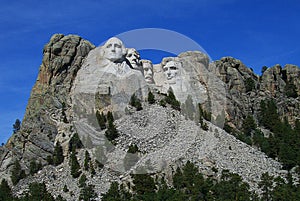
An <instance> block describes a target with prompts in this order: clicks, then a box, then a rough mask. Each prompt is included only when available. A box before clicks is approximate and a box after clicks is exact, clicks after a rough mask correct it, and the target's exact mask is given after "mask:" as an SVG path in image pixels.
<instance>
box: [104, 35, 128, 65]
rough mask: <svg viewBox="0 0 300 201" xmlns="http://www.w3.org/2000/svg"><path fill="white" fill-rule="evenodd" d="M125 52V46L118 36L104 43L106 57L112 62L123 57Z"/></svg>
mask: <svg viewBox="0 0 300 201" xmlns="http://www.w3.org/2000/svg"><path fill="white" fill-rule="evenodd" d="M125 53H126V50H125V47H124V45H123V43H122V41H121V40H120V39H118V38H115V37H113V38H110V39H109V40H108V41H107V42H106V43H105V44H104V57H105V58H106V59H108V60H110V61H112V62H115V61H118V60H120V59H122V58H123V56H124V55H125Z"/></svg>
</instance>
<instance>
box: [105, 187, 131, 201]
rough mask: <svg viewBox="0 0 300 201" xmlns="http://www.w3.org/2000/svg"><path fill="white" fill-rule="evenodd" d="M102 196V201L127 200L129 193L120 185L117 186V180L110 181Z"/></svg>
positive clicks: (129, 196)
mask: <svg viewBox="0 0 300 201" xmlns="http://www.w3.org/2000/svg"><path fill="white" fill-rule="evenodd" d="M102 196H103V197H102V201H127V200H130V198H131V194H130V193H128V192H126V191H125V190H124V188H123V186H122V185H121V186H120V187H119V185H118V183H117V182H112V183H111V185H110V188H109V190H108V191H107V192H106V193H105V194H102Z"/></svg>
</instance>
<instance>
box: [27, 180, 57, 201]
mask: <svg viewBox="0 0 300 201" xmlns="http://www.w3.org/2000/svg"><path fill="white" fill-rule="evenodd" d="M21 200H23V201H37V200H45V201H55V199H54V197H53V196H52V195H51V194H50V193H48V192H47V188H46V185H45V183H36V182H35V183H31V184H30V185H29V192H28V193H27V194H26V195H25V197H23V198H21Z"/></svg>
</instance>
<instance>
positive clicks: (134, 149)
mask: <svg viewBox="0 0 300 201" xmlns="http://www.w3.org/2000/svg"><path fill="white" fill-rule="evenodd" d="M137 152H139V148H138V146H137V145H136V144H131V145H130V146H129V147H128V151H127V153H131V154H135V153H137Z"/></svg>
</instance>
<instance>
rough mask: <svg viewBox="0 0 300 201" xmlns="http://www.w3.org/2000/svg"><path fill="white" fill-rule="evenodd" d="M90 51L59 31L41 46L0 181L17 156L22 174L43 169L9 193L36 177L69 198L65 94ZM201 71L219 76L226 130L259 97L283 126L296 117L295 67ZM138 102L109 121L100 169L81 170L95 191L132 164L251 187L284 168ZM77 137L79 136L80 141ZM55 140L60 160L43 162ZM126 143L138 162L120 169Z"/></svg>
mask: <svg viewBox="0 0 300 201" xmlns="http://www.w3.org/2000/svg"><path fill="white" fill-rule="evenodd" d="M94 48H95V46H94V45H92V44H91V43H89V42H88V41H86V40H84V39H82V38H81V37H79V36H75V35H68V36H64V35H62V34H56V35H54V36H53V37H52V38H51V39H50V42H49V43H48V44H47V45H46V46H45V47H44V57H43V61H42V64H41V67H40V72H39V75H38V79H37V81H36V84H35V86H34V87H33V90H32V92H31V97H30V99H29V102H28V106H27V109H26V114H25V117H24V119H23V123H22V128H21V130H20V131H19V132H17V133H16V134H14V135H13V136H12V137H11V138H10V140H9V141H8V143H7V144H6V145H5V146H4V147H1V148H0V175H1V178H6V179H7V180H10V176H9V175H10V170H11V166H12V164H13V162H14V161H15V160H19V161H20V163H21V165H22V168H23V169H25V170H26V172H28V171H29V162H30V160H32V159H34V160H37V161H39V162H41V163H42V164H43V165H44V166H45V167H44V168H43V169H42V170H41V171H39V172H38V173H37V174H35V175H34V176H33V177H32V176H29V177H28V178H26V179H24V180H21V181H20V182H19V184H18V185H17V186H16V187H14V189H15V190H14V192H15V193H16V194H20V193H21V192H22V191H24V190H25V189H26V187H27V184H28V183H31V182H33V181H38V182H40V181H44V182H45V183H46V185H47V188H48V189H49V191H50V192H52V193H53V194H55V195H56V193H57V192H60V193H61V194H62V195H63V197H65V198H67V199H68V200H76V199H77V197H76V196H78V194H79V188H78V186H77V182H78V180H76V179H73V178H72V177H71V175H70V170H69V165H68V157H69V154H68V142H69V139H70V138H71V136H72V135H73V134H74V133H76V129H75V127H74V124H73V123H72V119H73V111H72V107H71V105H72V100H71V91H72V87H73V85H74V80H75V78H76V76H77V72H78V71H79V69H80V68H81V67H82V64H83V62H84V60H85V58H86V57H87V55H88V53H89V52H90V51H91V50H92V49H94ZM196 55H197V54H193V53H192V52H188V53H183V54H181V56H180V55H179V58H182V57H191V59H195V60H198V59H197V56H196ZM208 69H209V70H210V72H212V73H214V75H216V76H217V77H218V78H220V80H221V81H222V82H223V83H222V84H224V86H225V89H226V107H225V117H226V120H227V121H228V122H229V123H230V125H232V126H233V127H235V128H237V129H240V128H241V124H242V120H243V119H244V118H245V117H246V116H247V115H248V114H253V115H254V117H257V114H258V113H259V108H258V107H259V102H260V100H263V99H269V98H273V99H274V100H275V101H276V103H277V104H278V109H279V113H280V115H281V118H284V117H285V116H287V117H288V118H289V120H290V122H291V123H293V122H294V120H295V119H297V118H298V119H299V113H300V111H299V110H300V104H299V103H300V100H299V94H300V84H299V82H300V81H299V77H300V76H299V75H300V70H299V67H297V66H293V65H286V66H285V67H284V68H282V67H280V66H278V65H276V66H275V67H272V68H268V69H267V70H266V71H265V72H264V73H263V75H262V76H257V75H255V74H254V73H253V72H252V71H251V70H250V69H249V68H247V67H246V66H245V65H244V64H243V63H242V62H241V61H239V60H237V59H234V58H231V57H224V58H222V59H221V60H220V61H215V62H213V63H212V64H210V65H209V68H208ZM250 79H251V80H252V81H251V83H252V85H251V87H250V89H249V86H247V81H246V80H248V81H249V80H250ZM201 82H202V83H203V86H206V87H209V86H210V84H209V80H208V79H202V80H201ZM288 82H290V83H293V84H294V85H295V86H296V89H297V90H296V91H297V93H298V97H296V98H293V97H287V96H286V94H285V86H286V85H287V83H288ZM143 107H144V109H143V110H142V111H139V112H134V113H132V114H131V115H126V116H124V117H122V118H120V119H118V120H116V122H115V124H116V126H117V129H118V130H119V132H120V137H119V138H118V143H117V146H116V147H115V148H114V149H112V150H109V149H108V152H107V158H108V159H109V160H108V161H107V162H106V163H105V166H104V168H103V169H99V170H98V171H97V174H96V175H95V176H94V177H91V176H90V175H88V174H86V175H87V177H88V183H91V184H93V185H95V190H96V191H97V192H105V191H106V190H107V189H108V188H109V185H110V183H111V182H112V181H119V182H124V181H130V177H129V173H130V172H132V171H136V170H137V169H139V167H148V169H149V170H151V171H153V172H157V173H161V172H162V170H164V172H165V174H167V175H169V176H170V175H171V173H172V170H174V169H176V166H180V165H182V164H183V163H184V162H186V161H187V160H191V161H193V162H194V163H195V164H197V165H198V167H199V168H200V169H201V170H202V171H203V172H204V173H205V175H206V176H212V175H213V176H216V177H218V173H215V172H214V171H213V170H212V168H213V167H215V168H217V169H219V170H222V169H229V170H230V171H232V172H235V173H238V174H240V175H241V176H242V177H243V179H244V180H245V181H247V182H249V183H250V184H251V187H252V188H253V189H256V185H257V182H258V178H259V176H260V175H261V174H262V173H264V172H269V173H270V174H273V175H283V174H284V173H285V171H282V170H281V165H280V163H278V162H277V161H275V160H273V159H270V158H268V157H267V156H266V155H265V154H263V153H262V152H260V151H259V150H257V149H255V148H252V147H250V146H248V145H246V144H244V143H242V142H240V141H239V140H237V139H235V138H234V137H233V136H231V135H229V134H228V133H226V132H225V131H224V130H222V129H221V128H219V127H217V126H215V125H213V124H211V123H210V122H206V123H207V124H208V125H209V130H208V131H204V130H202V129H201V128H200V126H199V125H198V124H196V123H195V122H194V121H190V120H187V119H186V118H185V117H184V116H182V115H181V114H180V113H179V112H177V111H175V110H173V109H171V108H168V107H167V108H162V107H161V106H158V105H148V104H147V103H143ZM83 129H86V131H87V132H90V131H92V132H93V131H94V130H95V128H93V127H83ZM96 130H97V129H96ZM104 132H105V131H97V132H95V136H96V138H97V140H98V141H95V142H93V143H95V144H96V145H102V144H105V143H106V142H105V139H103V137H101V136H100V137H99V136H98V137H97V135H99V133H100V135H102V136H103V135H104ZM91 135H92V133H91ZM85 140H87V139H82V141H85ZM58 141H59V142H60V143H62V145H63V147H64V154H65V161H64V163H63V164H62V165H60V166H57V167H53V166H51V165H50V166H49V165H47V161H46V158H47V156H49V155H51V154H52V153H53V149H54V145H55V143H57V142H58ZM85 144H86V143H85ZM131 144H136V145H137V146H138V147H139V149H140V151H141V152H140V153H138V154H136V155H137V156H138V158H139V160H138V162H137V163H135V164H133V165H131V166H130V167H129V168H127V167H125V165H124V158H125V156H126V151H127V149H128V147H129V146H130V145H131ZM86 149H87V150H89V152H90V153H91V154H93V155H94V157H95V158H97V154H96V152H97V149H96V148H95V147H94V146H93V145H92V146H91V147H86ZM77 157H78V160H79V161H80V163H81V164H82V163H83V160H84V150H80V151H79V154H78V155H77ZM134 157H135V156H134ZM106 160H107V159H106ZM116 167H118V168H116ZM219 173H220V171H219ZM170 182H171V181H170ZM64 184H69V186H68V187H69V189H70V191H72V192H73V196H72V195H71V193H64V192H63V191H62V189H63V186H64Z"/></svg>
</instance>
